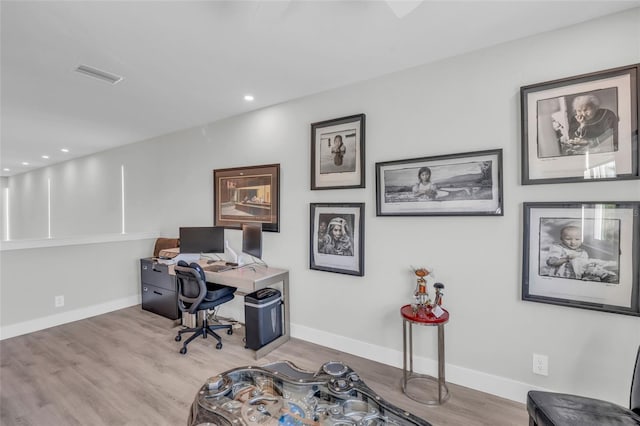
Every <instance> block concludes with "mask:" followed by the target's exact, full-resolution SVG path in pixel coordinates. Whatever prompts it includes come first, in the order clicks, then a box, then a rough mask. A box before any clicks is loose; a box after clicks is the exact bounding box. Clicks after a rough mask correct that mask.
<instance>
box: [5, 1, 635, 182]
mask: <svg viewBox="0 0 640 426" xmlns="http://www.w3.org/2000/svg"><path fill="white" fill-rule="evenodd" d="M403 3H406V2H401V1H394V0H391V1H390V2H387V1H320V0H318V1H304V0H289V1H267V0H263V1H237V0H236V1H200V2H196V1H42V2H35V1H24V0H22V1H6V0H2V2H1V6H0V7H1V10H0V13H1V16H0V17H1V52H2V53H1V55H2V56H1V63H0V65H1V86H0V89H1V92H0V93H1V110H0V118H1V121H0V124H1V133H0V136H1V139H0V154H1V159H0V167H1V168H2V169H5V168H9V169H10V171H0V173H1V175H2V176H10V175H14V174H18V173H23V172H25V171H29V170H33V169H35V168H39V167H44V166H47V165H51V164H55V163H58V162H61V161H66V160H68V159H71V158H76V157H81V156H85V155H88V154H91V153H94V152H98V151H103V150H106V149H110V148H113V147H116V146H120V145H124V144H129V143H133V142H138V141H141V140H144V139H148V138H152V137H154V136H158V135H162V134H166V133H170V132H173V131H176V130H179V129H184V128H189V127H193V126H197V125H200V124H204V123H208V122H212V121H215V120H219V119H222V118H225V117H229V116H233V115H237V114H242V113H244V112H247V111H251V110H254V109H258V108H263V107H265V106H268V105H273V104H277V103H280V102H284V101H287V100H290V99H295V98H299V97H302V96H307V95H311V94H314V93H318V92H321V91H325V90H328V89H332V88H336V87H340V86H344V85H347V84H350V83H354V82H357V81H362V80H367V79H371V78H374V77H378V76H381V75H384V74H388V73H391V72H394V71H399V70H402V69H406V68H410V67H413V66H416V65H420V64H424V63H428V62H433V61H437V60H440V59H442V58H446V57H450V56H455V55H460V54H462V53H465V52H469V51H473V50H477V49H481V48H484V47H488V46H492V45H495V44H498V43H503V42H505V41H509V40H514V39H518V38H522V37H526V36H529V35H532V34H536V33H541V32H545V31H549V30H553V29H557V28H561V27H564V26H567V25H571V24H575V23H578V22H582V21H585V20H589V19H593V18H596V17H599V16H603V15H607V14H611V13H615V12H618V11H621V10H625V9H629V8H632V7H637V6H640V0H639V1H593V0H591V1H575V0H573V1H549V0H548V1H494V2H487V1H479V0H476V1H466V2H463V1H428V0H427V1H424V2H419V1H418V2H416V1H414V2H409V3H410V4H403ZM416 5H417V7H416V8H415V9H413V10H412V11H410V12H408V13H406V12H407V11H404V12H405V13H406V15H403V11H401V10H396V9H401V8H400V6H416ZM391 6H393V7H391ZM585 42H587V43H588V41H585ZM80 64H85V65H90V66H92V67H95V68H99V69H102V70H105V71H109V72H111V73H114V74H119V75H122V76H124V80H123V81H122V82H120V83H119V84H117V85H110V84H108V83H105V82H102V81H99V80H95V79H92V78H90V77H87V76H85V75H82V74H79V73H77V72H74V69H75V68H76V67H77V66H78V65H80ZM247 93H251V94H253V95H254V96H255V101H253V102H251V103H249V102H246V101H244V100H243V96H244V95H245V94H247ZM61 148H68V149H69V150H70V152H69V153H68V154H64V153H62V152H60V149H61ZM44 154H46V155H49V156H50V158H49V159H42V158H41V156H42V155H44ZM23 161H26V162H29V163H30V165H29V166H23V165H22V164H21V163H22V162H23Z"/></svg>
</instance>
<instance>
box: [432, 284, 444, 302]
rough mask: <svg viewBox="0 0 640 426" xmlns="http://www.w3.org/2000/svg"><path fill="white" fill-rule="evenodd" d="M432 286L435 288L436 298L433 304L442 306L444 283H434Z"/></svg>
mask: <svg viewBox="0 0 640 426" xmlns="http://www.w3.org/2000/svg"><path fill="white" fill-rule="evenodd" d="M433 288H435V289H436V300H435V302H434V305H438V306H442V296H444V284H442V283H435V284H434V285H433Z"/></svg>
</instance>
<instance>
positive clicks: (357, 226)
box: [309, 203, 364, 277]
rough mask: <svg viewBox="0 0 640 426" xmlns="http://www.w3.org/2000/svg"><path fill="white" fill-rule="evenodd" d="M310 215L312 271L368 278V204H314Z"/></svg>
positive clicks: (311, 205) (311, 206)
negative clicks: (366, 206)
mask: <svg viewBox="0 0 640 426" xmlns="http://www.w3.org/2000/svg"><path fill="white" fill-rule="evenodd" d="M310 213H311V221H310V230H311V234H310V238H309V241H310V243H311V245H310V249H309V255H310V256H309V257H310V260H309V264H310V268H311V269H317V270H319V271H327V272H336V273H339V274H348V275H357V276H360V277H361V276H364V203H324V204H320V203H311V204H310Z"/></svg>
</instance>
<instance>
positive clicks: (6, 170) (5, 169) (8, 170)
mask: <svg viewBox="0 0 640 426" xmlns="http://www.w3.org/2000/svg"><path fill="white" fill-rule="evenodd" d="M2 170H4V171H5V172H10V171H11V169H8V168H6V167H5V168H4V169H2Z"/></svg>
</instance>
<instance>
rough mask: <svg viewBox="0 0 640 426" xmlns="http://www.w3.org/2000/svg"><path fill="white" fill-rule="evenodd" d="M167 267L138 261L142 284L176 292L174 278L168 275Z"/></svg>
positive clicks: (146, 261)
mask: <svg viewBox="0 0 640 426" xmlns="http://www.w3.org/2000/svg"><path fill="white" fill-rule="evenodd" d="M168 268H169V266H168V265H164V264H162V263H156V262H152V261H148V260H145V259H143V260H141V261H140V278H141V279H142V283H143V284H151V285H153V286H155V287H160V288H164V289H166V290H171V291H176V279H175V276H173V275H169V270H168Z"/></svg>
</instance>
